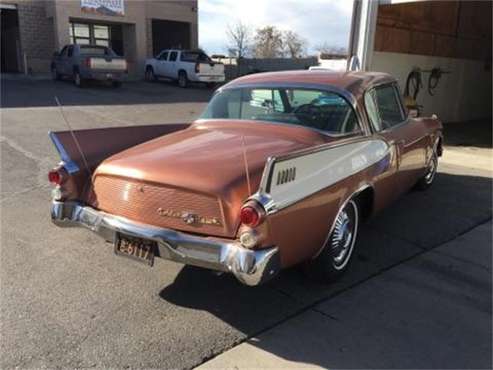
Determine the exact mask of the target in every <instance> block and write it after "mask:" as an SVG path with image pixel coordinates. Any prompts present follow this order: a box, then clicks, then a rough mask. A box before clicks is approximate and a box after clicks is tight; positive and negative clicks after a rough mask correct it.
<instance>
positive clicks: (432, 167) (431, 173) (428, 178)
mask: <svg viewBox="0 0 493 370" xmlns="http://www.w3.org/2000/svg"><path fill="white" fill-rule="evenodd" d="M437 167H438V161H437V156H436V154H433V156H432V157H431V159H430V163H429V164H428V170H427V171H426V175H425V177H424V180H425V182H426V184H427V185H430V184H431V183H432V182H433V179H434V178H435V174H436V172H437Z"/></svg>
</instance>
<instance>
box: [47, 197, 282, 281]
mask: <svg viewBox="0 0 493 370" xmlns="http://www.w3.org/2000/svg"><path fill="white" fill-rule="evenodd" d="M51 219H52V221H53V223H54V224H56V225H57V226H61V227H85V228H88V229H89V230H91V231H93V232H95V233H96V234H98V235H99V236H101V237H102V238H104V239H105V240H107V241H110V242H113V241H114V240H115V237H116V233H119V232H121V233H123V234H128V235H131V236H135V237H138V238H143V239H148V240H153V241H155V242H156V244H157V246H158V251H159V257H161V258H165V259H168V260H171V261H175V262H180V263H185V264H189V265H194V266H199V267H204V268H208V269H213V270H218V271H223V272H231V273H233V274H234V275H235V276H236V278H237V279H238V280H239V281H241V282H242V283H244V284H246V285H258V284H261V283H263V282H266V281H268V280H270V279H271V278H273V277H274V276H276V275H277V273H278V272H279V271H280V269H281V262H280V256H279V250H278V248H277V247H271V248H267V249H260V250H250V249H246V248H244V247H242V246H241V244H240V243H239V242H238V241H236V240H228V239H220V238H213V237H201V236H196V235H191V234H187V233H183V232H178V231H175V230H171V229H164V228H159V227H155V226H151V225H146V224H141V223H138V222H134V221H131V220H128V219H126V218H123V217H119V216H115V215H111V214H108V213H105V212H102V211H98V210H96V209H94V208H91V207H88V206H85V205H83V204H81V203H78V202H58V201H53V202H52V206H51Z"/></svg>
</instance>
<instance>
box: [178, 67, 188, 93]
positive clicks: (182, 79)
mask: <svg viewBox="0 0 493 370" xmlns="http://www.w3.org/2000/svg"><path fill="white" fill-rule="evenodd" d="M178 86H180V87H181V88H183V89H184V88H186V87H188V77H187V73H186V72H184V71H180V73H178Z"/></svg>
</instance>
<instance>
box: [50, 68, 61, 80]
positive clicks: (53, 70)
mask: <svg viewBox="0 0 493 370" xmlns="http://www.w3.org/2000/svg"><path fill="white" fill-rule="evenodd" d="M51 78H52V79H53V81H58V80H59V79H60V74H59V73H58V71H57V69H56V66H52V67H51Z"/></svg>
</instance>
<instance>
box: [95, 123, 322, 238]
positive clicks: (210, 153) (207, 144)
mask: <svg viewBox="0 0 493 370" xmlns="http://www.w3.org/2000/svg"><path fill="white" fill-rule="evenodd" d="M329 140H330V138H329V137H327V136H325V135H322V134H321V133H318V132H316V131H314V130H310V129H306V128H303V127H298V126H290V125H283V124H273V123H264V122H259V121H243V120H242V121H232V120H203V121H196V122H195V123H194V124H192V125H191V126H190V127H189V128H187V129H185V130H182V131H178V132H174V133H172V134H169V135H165V136H162V137H159V138H157V139H154V140H151V141H149V142H146V143H143V144H140V145H137V146H135V147H133V148H130V149H127V150H125V151H123V152H121V153H118V154H116V155H114V156H112V157H110V158H108V159H106V160H105V161H104V162H103V163H102V164H101V165H100V166H99V167H98V168H97V170H96V172H95V174H94V181H95V182H97V179H98V177H101V176H104V177H118V178H124V179H132V180H135V181H138V182H142V183H144V184H145V183H148V184H153V186H166V187H171V188H174V189H184V190H186V191H187V192H191V193H194V194H201V195H203V196H205V197H212V198H216V199H219V202H220V203H221V208H222V211H221V213H222V217H223V218H224V219H225V223H226V224H227V225H225V228H224V230H223V231H224V233H223V235H231V234H232V233H233V229H234V227H235V225H234V224H235V220H233V219H232V218H234V219H236V218H237V217H236V216H237V214H238V211H239V208H240V207H241V205H242V204H243V202H244V201H245V199H246V198H247V197H248V196H249V195H250V194H249V193H248V185H247V181H246V179H247V177H246V166H245V159H244V152H245V153H246V162H247V163H248V170H249V177H250V185H251V191H252V193H254V192H256V191H257V189H258V186H259V184H260V180H261V177H262V172H263V168H264V166H265V162H266V160H267V158H268V157H270V156H276V155H281V154H285V153H289V152H292V151H295V150H299V149H303V148H307V147H311V146H314V145H319V144H323V143H326V142H328V141H329ZM96 195H98V194H96ZM99 196H101V194H99ZM199 208H200V207H199ZM204 212H206V211H205V210H204Z"/></svg>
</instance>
